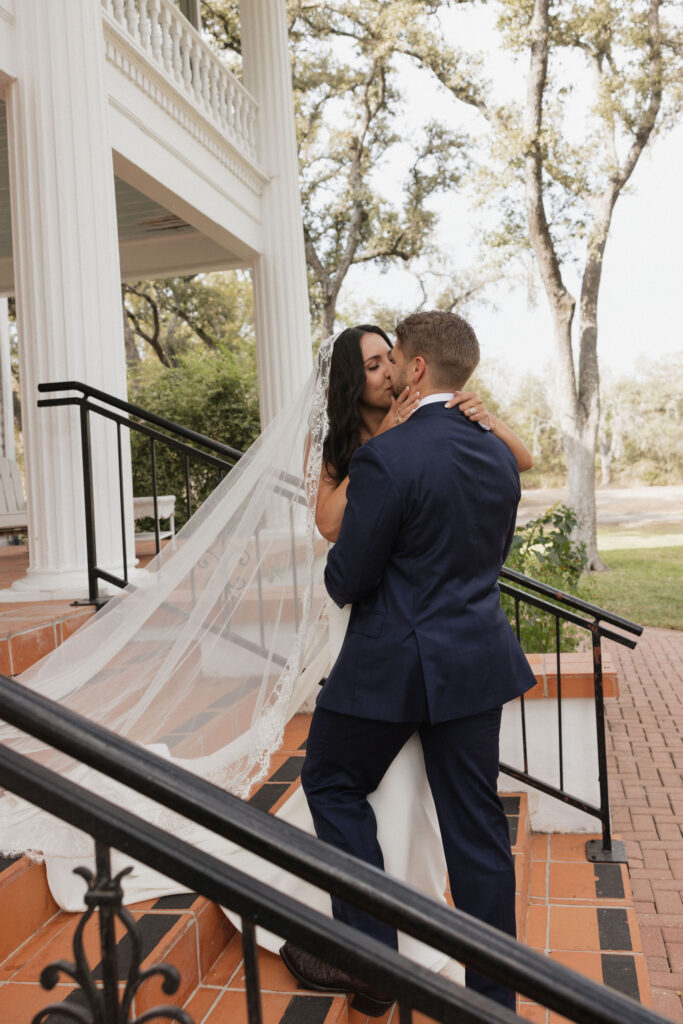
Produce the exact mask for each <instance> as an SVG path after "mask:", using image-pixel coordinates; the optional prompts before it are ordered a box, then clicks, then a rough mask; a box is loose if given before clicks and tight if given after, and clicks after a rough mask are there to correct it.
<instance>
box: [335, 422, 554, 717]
mask: <svg viewBox="0 0 683 1024" xmlns="http://www.w3.org/2000/svg"><path fill="white" fill-rule="evenodd" d="M347 496H348V505H347V507H346V511H345V512H344V520H343V523H342V528H341V532H340V535H339V539H338V540H337V543H336V544H335V546H334V547H333V548H332V549H331V551H330V553H329V555H328V558H327V566H326V569H325V585H326V587H327V590H328V592H329V594H330V596H331V597H332V599H333V600H334V601H336V602H337V604H339V605H346V604H352V605H353V608H352V611H351V618H350V621H349V626H348V630H347V633H346V637H345V639H344V643H343V646H342V649H341V651H340V654H339V657H338V658H337V661H336V663H335V664H334V666H333V668H332V670H331V671H330V673H329V676H328V678H327V682H326V683H325V685H324V686H323V688H322V690H321V692H320V695H319V697H318V704H319V705H320V706H321V707H323V708H328V709H329V710H331V711H337V712H340V713H342V714H347V715H356V716H358V717H360V718H374V719H378V720H381V721H386V722H409V721H425V720H428V721H430V722H432V723H436V722H443V721H448V720H449V719H452V718H461V717H465V716H468V715H474V714H478V713H479V712H481V711H485V710H487V709H489V708H493V707H497V706H498V705H501V704H503V703H505V702H506V701H509V700H512V699H513V698H514V697H517V696H519V694H521V693H524V692H525V691H526V690H528V689H530V687H532V686H533V685H534V682H535V680H534V676H533V674H532V672H531V669H530V668H529V664H528V662H527V660H526V658H525V656H524V654H523V653H522V650H521V648H520V646H519V644H518V642H517V638H516V636H515V634H514V632H513V630H512V629H511V627H510V625H509V623H508V621H507V619H506V617H505V614H504V612H503V610H502V608H501V605H500V594H499V590H498V583H497V580H498V575H499V573H500V569H501V566H502V565H503V562H504V561H505V558H506V557H507V553H508V550H509V548H510V544H511V542H512V535H513V533H514V528H515V516H516V511H517V504H518V502H519V498H520V484H519V473H518V471H517V464H516V462H515V458H514V456H513V455H512V453H511V452H510V450H509V448H507V446H506V445H504V444H503V442H502V441H500V440H499V439H498V438H497V437H495V436H494V435H493V434H491V433H488V432H486V431H484V430H482V429H481V428H480V427H478V426H477V425H476V424H475V423H471V422H470V421H469V420H467V419H466V418H465V417H464V416H463V415H462V413H460V412H458V411H457V410H449V409H445V408H444V406H443V404H442V403H441V402H437V403H431V404H429V405H426V406H423V407H422V408H420V409H418V410H417V412H415V413H414V414H413V415H412V416H411V418H410V419H409V420H406V422H405V423H402V424H400V425H399V426H397V427H395V428H393V429H392V430H389V431H387V432H386V433H384V434H381V435H380V436H379V437H376V438H373V439H372V440H371V441H368V442H367V444H365V445H363V446H362V447H361V448H359V449H358V451H357V452H356V453H355V455H354V456H353V458H352V460H351V465H350V468H349V487H348V492H347Z"/></svg>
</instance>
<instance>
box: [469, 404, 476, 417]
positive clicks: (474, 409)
mask: <svg viewBox="0 0 683 1024" xmlns="http://www.w3.org/2000/svg"><path fill="white" fill-rule="evenodd" d="M467 411H468V412H469V414H470V416H472V415H474V413H475V412H476V411H477V407H476V405H473V406H472V408H471V409H468V410H467Z"/></svg>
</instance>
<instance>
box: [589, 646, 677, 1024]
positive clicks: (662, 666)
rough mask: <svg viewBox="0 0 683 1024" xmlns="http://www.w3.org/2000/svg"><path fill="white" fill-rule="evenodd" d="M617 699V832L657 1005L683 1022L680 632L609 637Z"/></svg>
mask: <svg viewBox="0 0 683 1024" xmlns="http://www.w3.org/2000/svg"><path fill="white" fill-rule="evenodd" d="M605 648H606V651H609V653H610V654H611V656H612V657H613V658H614V660H615V662H616V663H617V667H618V671H619V683H620V688H621V697H620V698H619V699H618V700H616V701H607V727H608V757H609V768H610V773H609V774H610V795H611V805H612V825H613V828H614V831H615V832H616V833H617V834H619V835H621V836H623V838H624V839H625V840H626V848H627V851H628V859H629V868H630V873H631V884H632V887H633V896H634V906H635V910H636V914H637V917H638V923H639V925H640V931H641V935H642V939H643V951H644V952H645V954H646V957H647V966H648V972H649V975H650V983H651V985H652V994H653V1000H654V1008H655V1009H656V1010H658V1011H659V1012H660V1013H662V1014H664V1015H665V1016H667V1017H669V1018H671V1020H674V1021H680V1022H683V903H682V902H681V900H682V898H683V632H679V631H675V630H669V629H646V630H645V632H644V633H643V635H642V637H641V638H640V640H639V642H638V646H637V648H636V650H635V651H629V650H627V649H626V648H622V647H620V646H618V645H617V644H612V643H606V644H605Z"/></svg>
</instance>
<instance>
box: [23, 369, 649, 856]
mask: <svg viewBox="0 0 683 1024" xmlns="http://www.w3.org/2000/svg"><path fill="white" fill-rule="evenodd" d="M38 390H39V391H40V392H42V393H45V392H59V391H76V392H79V395H69V396H67V397H60V398H50V399H43V400H41V401H39V403H38V404H39V405H40V406H56V405H76V406H78V407H79V409H80V418H81V440H82V455H83V481H84V493H85V522H86V541H87V554H88V580H89V590H90V597H89V600H90V601H91V602H94V603H101V602H100V598H99V596H98V581H99V580H106V581H107V582H109V583H112V584H114V585H116V586H119V587H123V586H125V585H126V584H127V582H128V578H127V573H126V569H125V566H126V534H125V525H126V524H125V520H124V511H123V486H124V485H123V471H122V460H121V430H122V428H126V429H128V430H134V431H137V432H139V433H141V434H144V435H146V436H147V437H149V439H150V455H151V460H152V467H153V472H152V481H153V492H154V503H155V512H156V502H157V497H158V486H157V479H156V472H155V470H154V466H155V454H154V453H155V446H156V445H165V446H166V447H168V448H171V449H173V450H175V451H176V452H178V454H179V456H180V457H182V459H183V460H184V465H185V482H186V508H187V513H188V516H189V515H190V514H191V511H192V507H191V498H190V481H189V464H190V461H191V460H194V461H197V462H200V463H203V464H205V465H208V466H211V467H213V468H214V469H216V471H217V474H218V477H219V478H220V476H221V475H223V474H225V473H227V472H228V471H229V470H230V469H231V467H232V466H233V465H234V464H235V462H236V461H237V460H238V459H239V458H240V457H241V454H242V453H241V452H240V451H238V450H237V449H235V448H231V447H230V446H228V445H225V444H221V443H220V442H218V441H214V440H212V439H211V438H209V437H206V436H204V435H203V434H198V433H197V432H196V431H193V430H189V429H188V428H187V427H183V426H180V425H179V424H177V423H173V422H172V421H170V420H167V419H164V418H163V417H161V416H157V415H155V414H154V413H150V412H147V411H146V410H145V409H142V408H140V407H139V406H136V405H132V404H131V403H130V402H124V401H123V400H121V399H118V398H115V397H113V396H112V395H108V394H106V393H105V392H103V391H99V390H97V389H96V388H91V387H89V386H88V385H86V384H83V383H81V382H79V381H62V382H58V383H50V384H39V385H38ZM91 415H97V416H103V417H105V418H106V419H108V420H110V421H112V422H114V423H115V424H116V430H117V441H118V451H119V460H118V474H119V493H120V495H121V540H122V548H123V564H124V576H123V577H116V576H113V575H112V574H111V573H109V572H106V571H105V570H103V569H101V568H100V567H98V565H97V555H96V536H95V534H96V524H95V514H94V506H93V496H92V483H91V481H92V466H91V452H90V426H89V422H90V421H89V417H90V416H91ZM131 417H133V418H131ZM162 430H163V431H164V433H161V431H162ZM285 486H291V487H292V488H293V490H294V491H296V490H297V488H300V486H301V485H300V481H297V480H295V479H293V478H291V479H290V478H287V479H286V480H285ZM300 500H301V501H305V499H304V497H303V493H301V495H300ZM290 527H291V529H290V534H291V543H292V546H293V548H294V546H295V544H296V538H295V531H294V523H293V521H292V522H291V523H290ZM155 531H156V550H157V551H158V550H159V533H158V521H157V519H156V516H155ZM294 562H295V558H293V563H294ZM259 573H260V570H259ZM521 588H524V589H521ZM500 590H501V593H503V594H506V595H508V596H509V597H510V598H511V599H512V600H513V602H514V609H515V616H514V618H515V626H516V630H517V635H518V637H521V616H520V604H522V605H528V606H531V607H533V608H537V609H540V610H541V611H543V612H545V613H547V614H548V615H549V616H550V617H551V618H552V619H553V621H554V628H555V636H556V671H557V723H558V725H557V736H558V745H557V749H558V769H559V771H558V775H559V785H553V784H552V783H550V782H549V781H548V780H546V779H540V778H537V777H536V776H534V775H533V774H531V772H530V771H529V757H528V749H527V728H526V707H525V702H524V698H523V697H522V698H520V701H519V706H520V729H521V737H522V744H521V745H522V762H523V763H522V764H521V765H519V766H513V765H509V764H501V765H500V770H501V771H502V772H504V773H505V774H506V775H509V776H511V777H513V778H515V779H517V780H518V781H519V782H521V783H524V784H525V785H527V786H530V787H531V788H532V789H537V790H539V791H540V792H542V793H545V794H547V795H548V796H550V797H553V798H555V799H557V800H560V801H561V802H563V803H565V804H568V805H569V806H571V807H575V808H577V809H578V810H581V811H584V812H585V813H586V814H588V815H590V816H592V817H594V818H597V819H598V821H599V822H600V825H601V829H602V839H601V840H591V841H589V843H588V844H587V855H588V857H589V859H591V860H596V861H598V860H606V861H624V860H625V859H626V857H625V851H624V846H623V843H620V842H615V841H614V840H613V839H612V834H611V828H610V808H609V791H608V775H607V749H606V737H605V707H604V693H603V685H602V646H601V645H602V640H603V639H609V640H613V641H615V642H616V643H618V644H621V645H623V646H626V647H629V648H633V647H635V646H636V643H637V641H636V640H633V639H631V637H632V636H636V637H638V636H640V634H641V633H642V631H643V629H642V626H639V625H637V624H636V623H634V622H629V621H628V620H627V619H624V618H621V617H620V616H618V615H614V614H612V613H611V612H609V611H607V610H606V609H604V608H599V607H598V606H597V605H593V604H589V603H588V602H587V601H583V600H581V599H580V598H577V597H574V596H572V595H571V594H566V593H564V592H563V591H559V590H555V589H554V588H553V587H550V586H548V585H547V584H544V583H541V582H540V581H538V580H534V579H532V578H531V577H529V576H525V575H523V574H522V573H519V572H515V571H514V570H512V569H505V568H504V569H503V571H502V574H501V582H500ZM294 607H295V609H296V608H297V607H298V596H297V599H296V600H295V601H294ZM259 616H260V619H261V621H262V616H263V610H262V605H261V588H260V587H259ZM562 623H568V624H570V625H572V626H574V627H578V628H580V629H583V630H585V631H586V635H587V636H589V638H590V643H591V649H592V652H593V693H594V703H595V722H596V740H597V753H598V778H599V794H600V798H599V803H598V804H594V803H591V802H590V801H587V800H584V799H581V798H580V797H578V796H576V795H575V794H572V793H571V792H569V791H568V790H567V789H566V788H565V780H564V729H563V727H564V720H563V715H562V710H563V696H562V664H561V658H560V630H561V625H562ZM609 627H615V628H609ZM616 630H621V632H617V631H616ZM624 634H630V635H624ZM233 639H235V638H233ZM246 642H247V641H245V643H246ZM283 663H284V662H283Z"/></svg>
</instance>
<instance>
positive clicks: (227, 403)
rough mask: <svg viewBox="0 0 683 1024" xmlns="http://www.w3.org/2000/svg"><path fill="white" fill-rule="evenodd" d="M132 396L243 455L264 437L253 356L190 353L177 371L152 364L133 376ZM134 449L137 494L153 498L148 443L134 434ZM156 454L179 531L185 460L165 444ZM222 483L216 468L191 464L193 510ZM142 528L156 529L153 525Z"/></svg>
mask: <svg viewBox="0 0 683 1024" xmlns="http://www.w3.org/2000/svg"><path fill="white" fill-rule="evenodd" d="M129 398H130V401H131V402H133V403H134V404H135V405H139V406H141V407H142V408H143V409H146V410H148V411H150V412H154V413H156V414H157V415H158V416H164V417H165V418H166V419H169V420H173V422H175V423H179V424H180V425H181V426H184V427H189V428H190V429H191V430H196V431H198V432H199V433H202V434H205V435H206V436H208V437H210V438H212V439H213V440H215V441H220V442H222V443H223V444H228V445H230V446H231V447H233V448H237V449H238V450H240V451H244V449H245V448H248V447H249V445H250V444H251V443H252V442H253V441H255V440H256V438H257V436H258V434H259V430H260V425H259V410H258V394H257V386H256V366H255V362H254V359H253V356H250V355H249V354H246V355H245V354H235V353H231V352H216V353H213V352H209V351H206V350H204V351H201V350H200V351H190V352H186V353H184V354H182V355H179V356H178V358H177V361H176V365H175V366H173V367H165V366H162V365H161V363H159V362H157V361H156V360H154V361H152V360H148V361H146V362H144V363H141V364H139V365H138V366H137V367H136V368H135V369H133V370H132V371H131V372H130V374H129ZM131 447H132V459H133V493H134V494H135V495H140V496H143V495H149V494H152V467H151V458H150V445H149V440H148V438H146V437H144V435H142V434H138V433H136V432H135V431H132V432H131ZM156 456H157V480H158V493H159V494H175V495H176V527H180V526H182V525H183V523H184V522H185V520H186V518H187V515H186V510H185V469H184V461H183V457H182V456H181V455H180V454H179V453H177V452H172V451H171V450H170V449H167V448H165V447H163V446H162V445H157V451H156ZM217 483H218V475H217V471H216V470H215V469H212V468H210V467H208V466H203V465H201V464H199V463H197V464H194V465H193V464H191V466H190V485H191V500H192V509H193V511H195V510H196V509H197V508H198V506H199V505H200V504H201V503H202V502H203V501H205V500H206V498H207V497H208V496H209V494H210V493H211V491H212V490H213V489H214V487H215V486H216V484H217ZM143 528H145V529H152V528H153V524H152V525H149V526H144V524H143Z"/></svg>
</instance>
